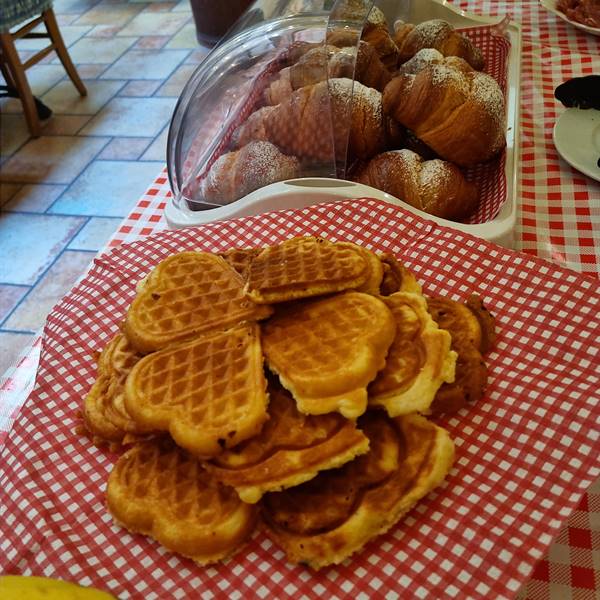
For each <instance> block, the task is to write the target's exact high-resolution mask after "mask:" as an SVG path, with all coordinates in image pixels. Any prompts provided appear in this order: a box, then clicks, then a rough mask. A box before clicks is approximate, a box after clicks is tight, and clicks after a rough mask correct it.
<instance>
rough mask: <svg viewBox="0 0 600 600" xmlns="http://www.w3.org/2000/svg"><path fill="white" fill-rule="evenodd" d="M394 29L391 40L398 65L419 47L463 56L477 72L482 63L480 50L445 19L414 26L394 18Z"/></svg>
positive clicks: (445, 54) (448, 54)
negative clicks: (395, 47) (396, 49)
mask: <svg viewBox="0 0 600 600" xmlns="http://www.w3.org/2000/svg"><path fill="white" fill-rule="evenodd" d="M394 30H395V34H394V41H395V42H396V45H397V46H398V49H399V54H400V56H399V62H400V64H402V63H404V62H406V61H407V60H409V59H410V58H412V57H413V56H414V55H415V54H416V53H417V52H419V50H422V49H424V48H433V49H435V50H438V51H439V52H440V53H441V54H442V55H443V56H459V57H460V58H463V59H464V60H466V61H467V62H468V63H469V64H470V65H471V66H472V67H473V68H474V69H476V70H478V71H481V70H482V69H483V68H484V66H485V61H484V59H483V55H482V54H481V50H479V48H477V47H476V46H474V45H473V42H471V40H470V39H469V38H468V37H466V36H465V35H462V34H461V33H459V32H458V31H456V30H455V29H454V27H453V26H452V25H450V23H448V22H447V21H443V20H441V19H431V20H429V21H423V22H422V23H419V24H418V25H413V24H412V23H404V22H402V21H396V23H395V24H394Z"/></svg>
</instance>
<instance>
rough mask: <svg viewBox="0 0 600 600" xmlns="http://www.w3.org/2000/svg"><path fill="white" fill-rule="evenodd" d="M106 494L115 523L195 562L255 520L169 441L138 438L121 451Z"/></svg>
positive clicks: (219, 553) (218, 551) (235, 539)
mask: <svg viewBox="0 0 600 600" xmlns="http://www.w3.org/2000/svg"><path fill="white" fill-rule="evenodd" d="M106 495H107V503H108V509H109V511H110V513H111V514H112V515H113V517H114V519H115V521H116V522H117V523H118V524H120V525H122V526H123V527H125V528H126V529H128V530H129V531H131V532H133V533H143V534H146V535H148V536H150V537H152V538H153V539H155V540H158V541H159V542H160V543H161V544H163V545H164V546H165V547H166V548H168V549H169V550H172V551H174V552H178V553H179V554H182V555H183V556H187V557H189V558H191V559H193V560H194V561H196V562H197V563H200V564H209V563H213V562H216V561H218V560H221V559H222V558H224V557H226V556H228V555H229V554H231V553H232V552H233V551H234V550H236V548H238V547H239V546H240V545H241V544H242V543H243V542H244V541H245V540H246V539H247V538H248V536H249V535H250V534H251V533H252V530H253V529H254V526H255V523H256V509H255V508H254V507H253V506H251V505H249V504H244V503H243V502H241V501H240V499H239V498H238V496H237V494H236V493H235V491H234V490H233V489H231V488H227V487H225V486H223V485H221V484H219V483H218V482H216V481H215V480H214V478H213V477H212V476H211V475H209V474H208V473H207V472H206V471H205V470H204V469H203V468H202V466H201V464H200V461H198V459H196V458H194V457H192V456H190V455H189V454H187V453H186V452H184V451H183V450H181V449H180V448H177V446H175V445H174V444H173V443H172V442H171V441H170V440H164V439H163V440H158V439H155V440H152V441H148V442H144V443H142V444H138V445H136V446H134V447H133V448H132V449H130V450H129V451H128V452H126V453H125V454H124V455H123V456H121V458H119V460H118V461H117V463H116V465H115V466H114V468H113V470H112V472H111V474H110V477H109V479H108V486H107V491H106Z"/></svg>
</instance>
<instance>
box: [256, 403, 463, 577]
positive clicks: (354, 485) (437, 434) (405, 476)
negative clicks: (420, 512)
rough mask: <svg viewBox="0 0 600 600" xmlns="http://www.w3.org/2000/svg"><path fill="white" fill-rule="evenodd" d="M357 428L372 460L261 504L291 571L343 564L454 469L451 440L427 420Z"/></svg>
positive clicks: (363, 423)
mask: <svg viewBox="0 0 600 600" xmlns="http://www.w3.org/2000/svg"><path fill="white" fill-rule="evenodd" d="M358 426H359V427H360V428H361V429H362V430H363V431H364V433H365V434H366V435H367V437H368V438H369V441H370V449H369V452H368V453H367V454H364V455H362V456H359V457H358V458H356V459H355V460H353V461H352V462H349V463H347V464H346V465H344V466H343V467H341V468H340V469H334V470H330V471H323V472H322V473H319V475H317V477H315V478H314V479H312V480H310V481H308V482H306V483H303V484H302V485H300V486H297V487H293V488H290V489H287V490H284V491H282V492H278V493H273V494H266V495H265V496H264V498H263V499H262V501H261V504H262V515H263V518H264V521H265V523H266V525H267V528H268V530H269V535H270V536H272V537H273V539H274V540H275V541H276V542H277V543H278V544H279V545H280V546H281V547H282V548H283V550H284V551H285V553H286V554H287V557H288V560H290V561H291V562H293V563H304V564H308V565H309V566H311V567H313V568H315V569H318V568H320V567H323V566H326V565H330V564H337V563H340V562H341V561H342V560H344V559H345V558H347V557H348V556H350V555H351V554H353V553H354V552H356V551H357V550H359V549H360V548H362V547H363V546H364V544H366V543H367V542H368V541H369V540H370V539H372V538H373V537H375V536H377V535H379V534H381V533H384V532H386V531H387V530H388V529H389V528H390V527H392V526H393V525H394V524H395V523H397V522H398V520H399V519H400V518H401V517H402V516H403V515H404V514H406V513H407V512H408V511H409V510H410V509H411V508H412V507H413V506H414V505H415V504H416V502H417V501H418V500H420V499H421V498H422V497H423V496H425V495H426V494H427V493H429V492H430V491H431V490H432V489H433V488H435V487H436V486H438V485H439V484H440V483H441V482H442V480H443V479H444V477H445V476H446V474H447V473H448V471H449V470H450V467H451V466H452V462H453V460H454V444H453V443H452V441H451V439H450V437H449V435H448V432H447V431H445V430H444V429H442V428H441V427H438V426H436V425H434V424H433V423H430V422H429V421H427V419H426V418H425V417H422V416H420V415H416V414H413V415H407V416H404V417H396V418H395V419H391V418H389V417H387V416H386V415H385V413H384V412H383V411H377V410H370V411H368V412H367V413H366V414H365V415H363V416H362V417H361V418H360V419H359V420H358Z"/></svg>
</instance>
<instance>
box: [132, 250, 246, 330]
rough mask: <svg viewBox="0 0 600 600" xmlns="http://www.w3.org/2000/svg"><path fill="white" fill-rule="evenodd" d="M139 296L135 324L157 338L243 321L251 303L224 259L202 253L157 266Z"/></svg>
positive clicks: (240, 282) (136, 327)
mask: <svg viewBox="0 0 600 600" xmlns="http://www.w3.org/2000/svg"><path fill="white" fill-rule="evenodd" d="M139 296H140V297H139V299H138V300H137V301H136V305H135V314H134V319H135V324H134V325H133V327H134V329H138V328H139V329H141V330H143V331H144V332H145V335H148V336H153V335H158V336H161V338H162V337H163V336H168V334H169V332H173V333H174V334H175V335H177V334H179V333H181V332H184V331H190V330H194V331H201V330H207V329H210V328H211V327H214V326H215V325H218V324H221V323H231V322H234V321H235V320H236V319H237V320H242V319H244V318H248V317H250V316H252V313H253V311H254V308H255V307H254V305H253V304H252V303H250V302H248V301H246V300H245V298H244V295H243V286H242V280H241V279H240V277H239V276H238V275H237V274H236V273H235V272H233V271H232V270H231V269H230V268H229V266H228V265H226V263H225V262H224V261H223V260H221V259H218V260H215V257H213V256H210V257H207V256H206V255H202V254H190V255H187V256H185V257H178V259H177V260H175V261H169V262H168V263H165V264H164V265H161V266H160V267H159V268H158V270H157V271H155V272H154V273H153V274H152V275H151V277H150V279H149V281H148V282H147V285H145V286H144V288H143V289H142V291H141V292H140V295H139Z"/></svg>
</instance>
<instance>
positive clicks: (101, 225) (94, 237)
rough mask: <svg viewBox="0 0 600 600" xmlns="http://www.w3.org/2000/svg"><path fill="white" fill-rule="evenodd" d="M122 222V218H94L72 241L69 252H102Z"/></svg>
mask: <svg viewBox="0 0 600 600" xmlns="http://www.w3.org/2000/svg"><path fill="white" fill-rule="evenodd" d="M121 221H122V219H121V218H120V217H119V218H113V219H111V218H105V217H92V218H91V219H90V220H89V221H88V222H87V223H86V224H85V225H84V226H83V228H82V229H81V231H80V232H79V233H78V234H77V235H76V236H75V237H74V238H73V239H72V240H71V243H70V244H69V246H68V248H69V250H94V251H96V252H97V251H98V250H101V249H102V248H104V246H106V243H107V242H108V240H109V239H110V238H111V236H112V235H113V234H114V233H115V231H117V229H118V228H119V224H120V223H121Z"/></svg>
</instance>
